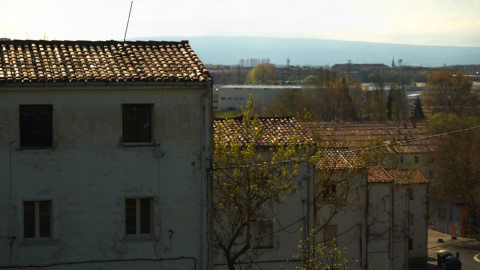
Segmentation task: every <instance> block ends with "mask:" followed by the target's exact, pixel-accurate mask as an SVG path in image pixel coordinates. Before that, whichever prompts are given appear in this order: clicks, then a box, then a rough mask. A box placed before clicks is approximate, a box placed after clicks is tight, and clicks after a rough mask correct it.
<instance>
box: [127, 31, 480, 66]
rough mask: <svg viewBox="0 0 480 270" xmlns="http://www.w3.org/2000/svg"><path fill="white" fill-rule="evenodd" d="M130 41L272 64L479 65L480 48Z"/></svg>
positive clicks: (209, 59)
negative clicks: (179, 44) (185, 47)
mask: <svg viewBox="0 0 480 270" xmlns="http://www.w3.org/2000/svg"><path fill="white" fill-rule="evenodd" d="M131 40H156V41H162V40H165V41H181V40H188V41H189V42H190V45H191V46H192V48H193V49H194V50H195V52H196V53H197V55H198V56H199V57H200V59H201V60H202V62H203V63H204V64H220V65H236V64H238V59H240V58H244V59H248V58H257V59H262V58H269V59H270V62H271V63H272V64H275V65H285V64H286V63H287V59H290V65H300V66H304V65H310V66H320V65H330V66H332V65H334V64H345V63H347V62H348V61H349V60H350V61H351V63H353V64H366V63H376V64H386V65H388V66H390V65H391V64H392V60H394V61H395V65H398V60H399V59H402V65H409V66H424V67H438V66H444V65H447V66H451V65H471V64H475V65H479V64H480V47H454V46H425V45H402V44H389V43H373V42H359V41H340V40H328V39H309V38H270V37H214V36H206V37H194V36H192V37H182V36H169V37H141V38H134V39H131Z"/></svg>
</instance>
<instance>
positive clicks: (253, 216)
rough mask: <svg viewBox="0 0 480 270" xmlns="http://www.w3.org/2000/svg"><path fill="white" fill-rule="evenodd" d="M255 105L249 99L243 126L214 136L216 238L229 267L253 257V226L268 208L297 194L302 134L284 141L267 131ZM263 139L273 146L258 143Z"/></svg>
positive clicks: (229, 123) (221, 129) (229, 124)
mask: <svg viewBox="0 0 480 270" xmlns="http://www.w3.org/2000/svg"><path fill="white" fill-rule="evenodd" d="M252 107H253V102H252V101H250V102H249V103H248V106H247V108H246V110H242V119H243V121H242V124H241V125H236V124H235V122H234V121H233V120H228V121H227V124H226V125H225V126H219V127H218V128H217V134H216V136H215V140H214V147H215V148H214V171H213V180H212V181H213V200H214V203H213V228H214V231H213V238H214V243H215V247H217V251H216V253H217V254H218V253H221V254H223V256H224V258H225V260H226V263H227V265H228V268H229V269H235V264H236V263H237V262H239V261H241V260H242V258H245V256H247V257H249V258H252V257H254V256H255V251H254V250H253V243H254V239H253V236H254V234H253V228H254V226H255V223H257V222H260V221H262V220H265V219H266V217H267V215H268V213H269V211H268V210H269V209H268V207H267V206H269V205H270V204H271V203H274V202H278V201H282V200H284V199H285V198H286V197H287V196H289V195H290V194H293V193H295V192H296V187H295V186H294V185H293V184H292V181H291V180H292V179H294V178H295V177H297V174H298V172H297V169H298V159H299V151H301V150H299V149H300V146H299V145H298V143H297V142H298V138H297V137H293V138H290V141H289V142H286V143H285V142H279V140H278V138H276V137H274V136H272V135H271V134H267V133H265V132H264V129H263V127H262V125H261V123H260V121H259V120H258V116H255V117H253V115H252ZM265 140H266V141H268V142H270V145H271V147H270V148H269V149H263V148H260V147H259V146H260V145H262V144H263V142H264V141H265ZM305 147H306V148H305V151H308V148H310V147H311V145H308V143H307V145H306V146H305Z"/></svg>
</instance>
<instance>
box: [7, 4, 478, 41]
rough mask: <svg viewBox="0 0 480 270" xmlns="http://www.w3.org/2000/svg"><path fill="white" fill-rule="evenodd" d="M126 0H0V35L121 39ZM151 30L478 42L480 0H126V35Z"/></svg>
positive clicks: (145, 34) (159, 32) (174, 33)
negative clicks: (129, 14)
mask: <svg viewBox="0 0 480 270" xmlns="http://www.w3.org/2000/svg"><path fill="white" fill-rule="evenodd" d="M131 3H132V1H131V0H82V1H75V0H0V38H11V39H49V40H111V39H114V40H123V38H124V35H125V28H126V25H127V19H128V13H129V9H130V5H131ZM154 36H155V37H156V36H159V37H169V36H176V37H178V36H182V37H189V36H263V37H292V38H316V39H334V40H348V41H366V42H382V43H395V44H412V45H434V46H473V47H480V0H295V1H292V0H275V1H273V0H270V1H265V0H235V1H234V0H175V1H171V0H170V1H161V0H155V1H152V0H135V1H133V7H132V12H131V17H130V21H129V26H128V31H127V36H126V37H127V39H135V38H141V37H154ZM165 40H168V39H165Z"/></svg>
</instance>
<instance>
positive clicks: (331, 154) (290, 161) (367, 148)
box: [213, 126, 480, 170]
mask: <svg viewBox="0 0 480 270" xmlns="http://www.w3.org/2000/svg"><path fill="white" fill-rule="evenodd" d="M477 129H480V126H476V127H472V128H466V129H460V130H455V131H450V132H446V133H439V134H434V135H431V136H426V137H423V138H418V139H412V140H405V141H400V142H393V143H388V144H383V145H377V146H371V147H364V148H359V149H353V150H344V151H340V150H338V151H337V152H335V153H328V154H322V155H317V156H310V157H308V158H296V159H294V160H282V161H275V162H263V163H255V164H248V165H242V166H230V167H218V168H213V170H228V169H237V168H249V167H260V166H270V165H280V164H291V163H300V162H303V161H308V160H309V159H312V158H315V159H316V158H325V157H332V156H338V155H341V154H343V153H359V152H364V151H369V150H376V149H381V148H387V147H392V146H405V144H408V143H411V142H419V141H426V140H431V139H437V138H440V137H444V136H449V135H453V134H456V133H461V132H467V131H474V130H477Z"/></svg>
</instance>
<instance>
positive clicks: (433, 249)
mask: <svg viewBox="0 0 480 270" xmlns="http://www.w3.org/2000/svg"><path fill="white" fill-rule="evenodd" d="M438 239H443V242H439V241H438ZM440 250H446V251H448V252H450V253H452V254H454V255H455V254H456V253H457V252H458V253H459V254H460V261H461V262H462V270H480V262H477V261H475V260H474V256H475V255H477V254H479V253H480V241H477V240H475V239H467V238H462V237H457V239H455V240H454V239H452V237H451V235H448V234H444V233H441V232H437V231H434V230H428V257H429V258H428V265H427V266H426V267H424V268H411V269H415V270H417V269H418V270H420V269H423V270H427V269H428V270H430V269H437V270H438V269H440V268H439V267H438V266H437V252H439V251H440Z"/></svg>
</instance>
